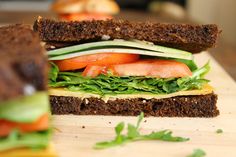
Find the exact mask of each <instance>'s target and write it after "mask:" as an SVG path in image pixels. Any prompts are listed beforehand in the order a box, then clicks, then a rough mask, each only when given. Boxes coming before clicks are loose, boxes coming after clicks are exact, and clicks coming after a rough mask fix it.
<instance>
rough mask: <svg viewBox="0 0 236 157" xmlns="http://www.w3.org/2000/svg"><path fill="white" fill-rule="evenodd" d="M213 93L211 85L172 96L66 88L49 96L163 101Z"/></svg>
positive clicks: (52, 90)
mask: <svg viewBox="0 0 236 157" xmlns="http://www.w3.org/2000/svg"><path fill="white" fill-rule="evenodd" d="M212 92H213V88H212V87H211V86H210V85H208V84H207V85H205V86H204V87H203V88H202V89H200V90H189V91H179V92H175V93H171V94H159V95H158V94H118V95H105V96H101V95H98V94H92V93H86V92H81V91H69V90H67V89H64V88H51V89H49V94H50V95H52V96H68V97H79V98H81V99H84V98H90V97H96V98H101V99H103V100H104V101H108V100H115V99H131V98H144V99H152V98H155V99H163V98H170V97H175V96H184V95H206V94H210V93H212Z"/></svg>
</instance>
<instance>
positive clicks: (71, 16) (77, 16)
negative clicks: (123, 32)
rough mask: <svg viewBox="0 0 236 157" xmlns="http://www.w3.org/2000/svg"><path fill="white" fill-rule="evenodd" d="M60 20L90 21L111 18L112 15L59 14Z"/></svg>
mask: <svg viewBox="0 0 236 157" xmlns="http://www.w3.org/2000/svg"><path fill="white" fill-rule="evenodd" d="M60 18H61V19H62V20H66V21H85V20H88V21H91V20H108V19H112V16H110V15H106V14H99V13H73V14H63V15H60Z"/></svg>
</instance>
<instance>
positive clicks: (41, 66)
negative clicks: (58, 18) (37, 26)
mask: <svg viewBox="0 0 236 157" xmlns="http://www.w3.org/2000/svg"><path fill="white" fill-rule="evenodd" d="M47 71H48V68H47V57H46V55H45V50H44V49H43V47H42V46H41V44H40V39H39V37H38V34H37V33H35V32H33V30H31V29H30V27H29V26H25V25H21V24H18V25H11V26H5V27H0V101H4V100H8V99H11V98H15V97H18V96H22V95H27V94H30V93H31V92H33V91H43V90H46V89H47Z"/></svg>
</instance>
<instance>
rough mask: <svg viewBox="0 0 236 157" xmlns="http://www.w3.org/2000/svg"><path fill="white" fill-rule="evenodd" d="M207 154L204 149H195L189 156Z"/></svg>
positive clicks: (198, 156)
mask: <svg viewBox="0 0 236 157" xmlns="http://www.w3.org/2000/svg"><path fill="white" fill-rule="evenodd" d="M204 156H206V153H205V151H204V150H202V149H195V150H194V151H193V153H192V154H191V155H189V156H187V157H204Z"/></svg>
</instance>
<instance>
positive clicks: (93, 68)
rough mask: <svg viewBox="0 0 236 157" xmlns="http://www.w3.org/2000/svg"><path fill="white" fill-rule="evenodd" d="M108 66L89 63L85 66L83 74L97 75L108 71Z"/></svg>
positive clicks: (88, 75)
mask: <svg viewBox="0 0 236 157" xmlns="http://www.w3.org/2000/svg"><path fill="white" fill-rule="evenodd" d="M106 68H107V67H106V66H101V65H89V66H87V67H86V68H85V70H84V71H83V73H82V75H83V76H87V77H96V76H98V75H100V74H104V73H106V71H107V70H106Z"/></svg>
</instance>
